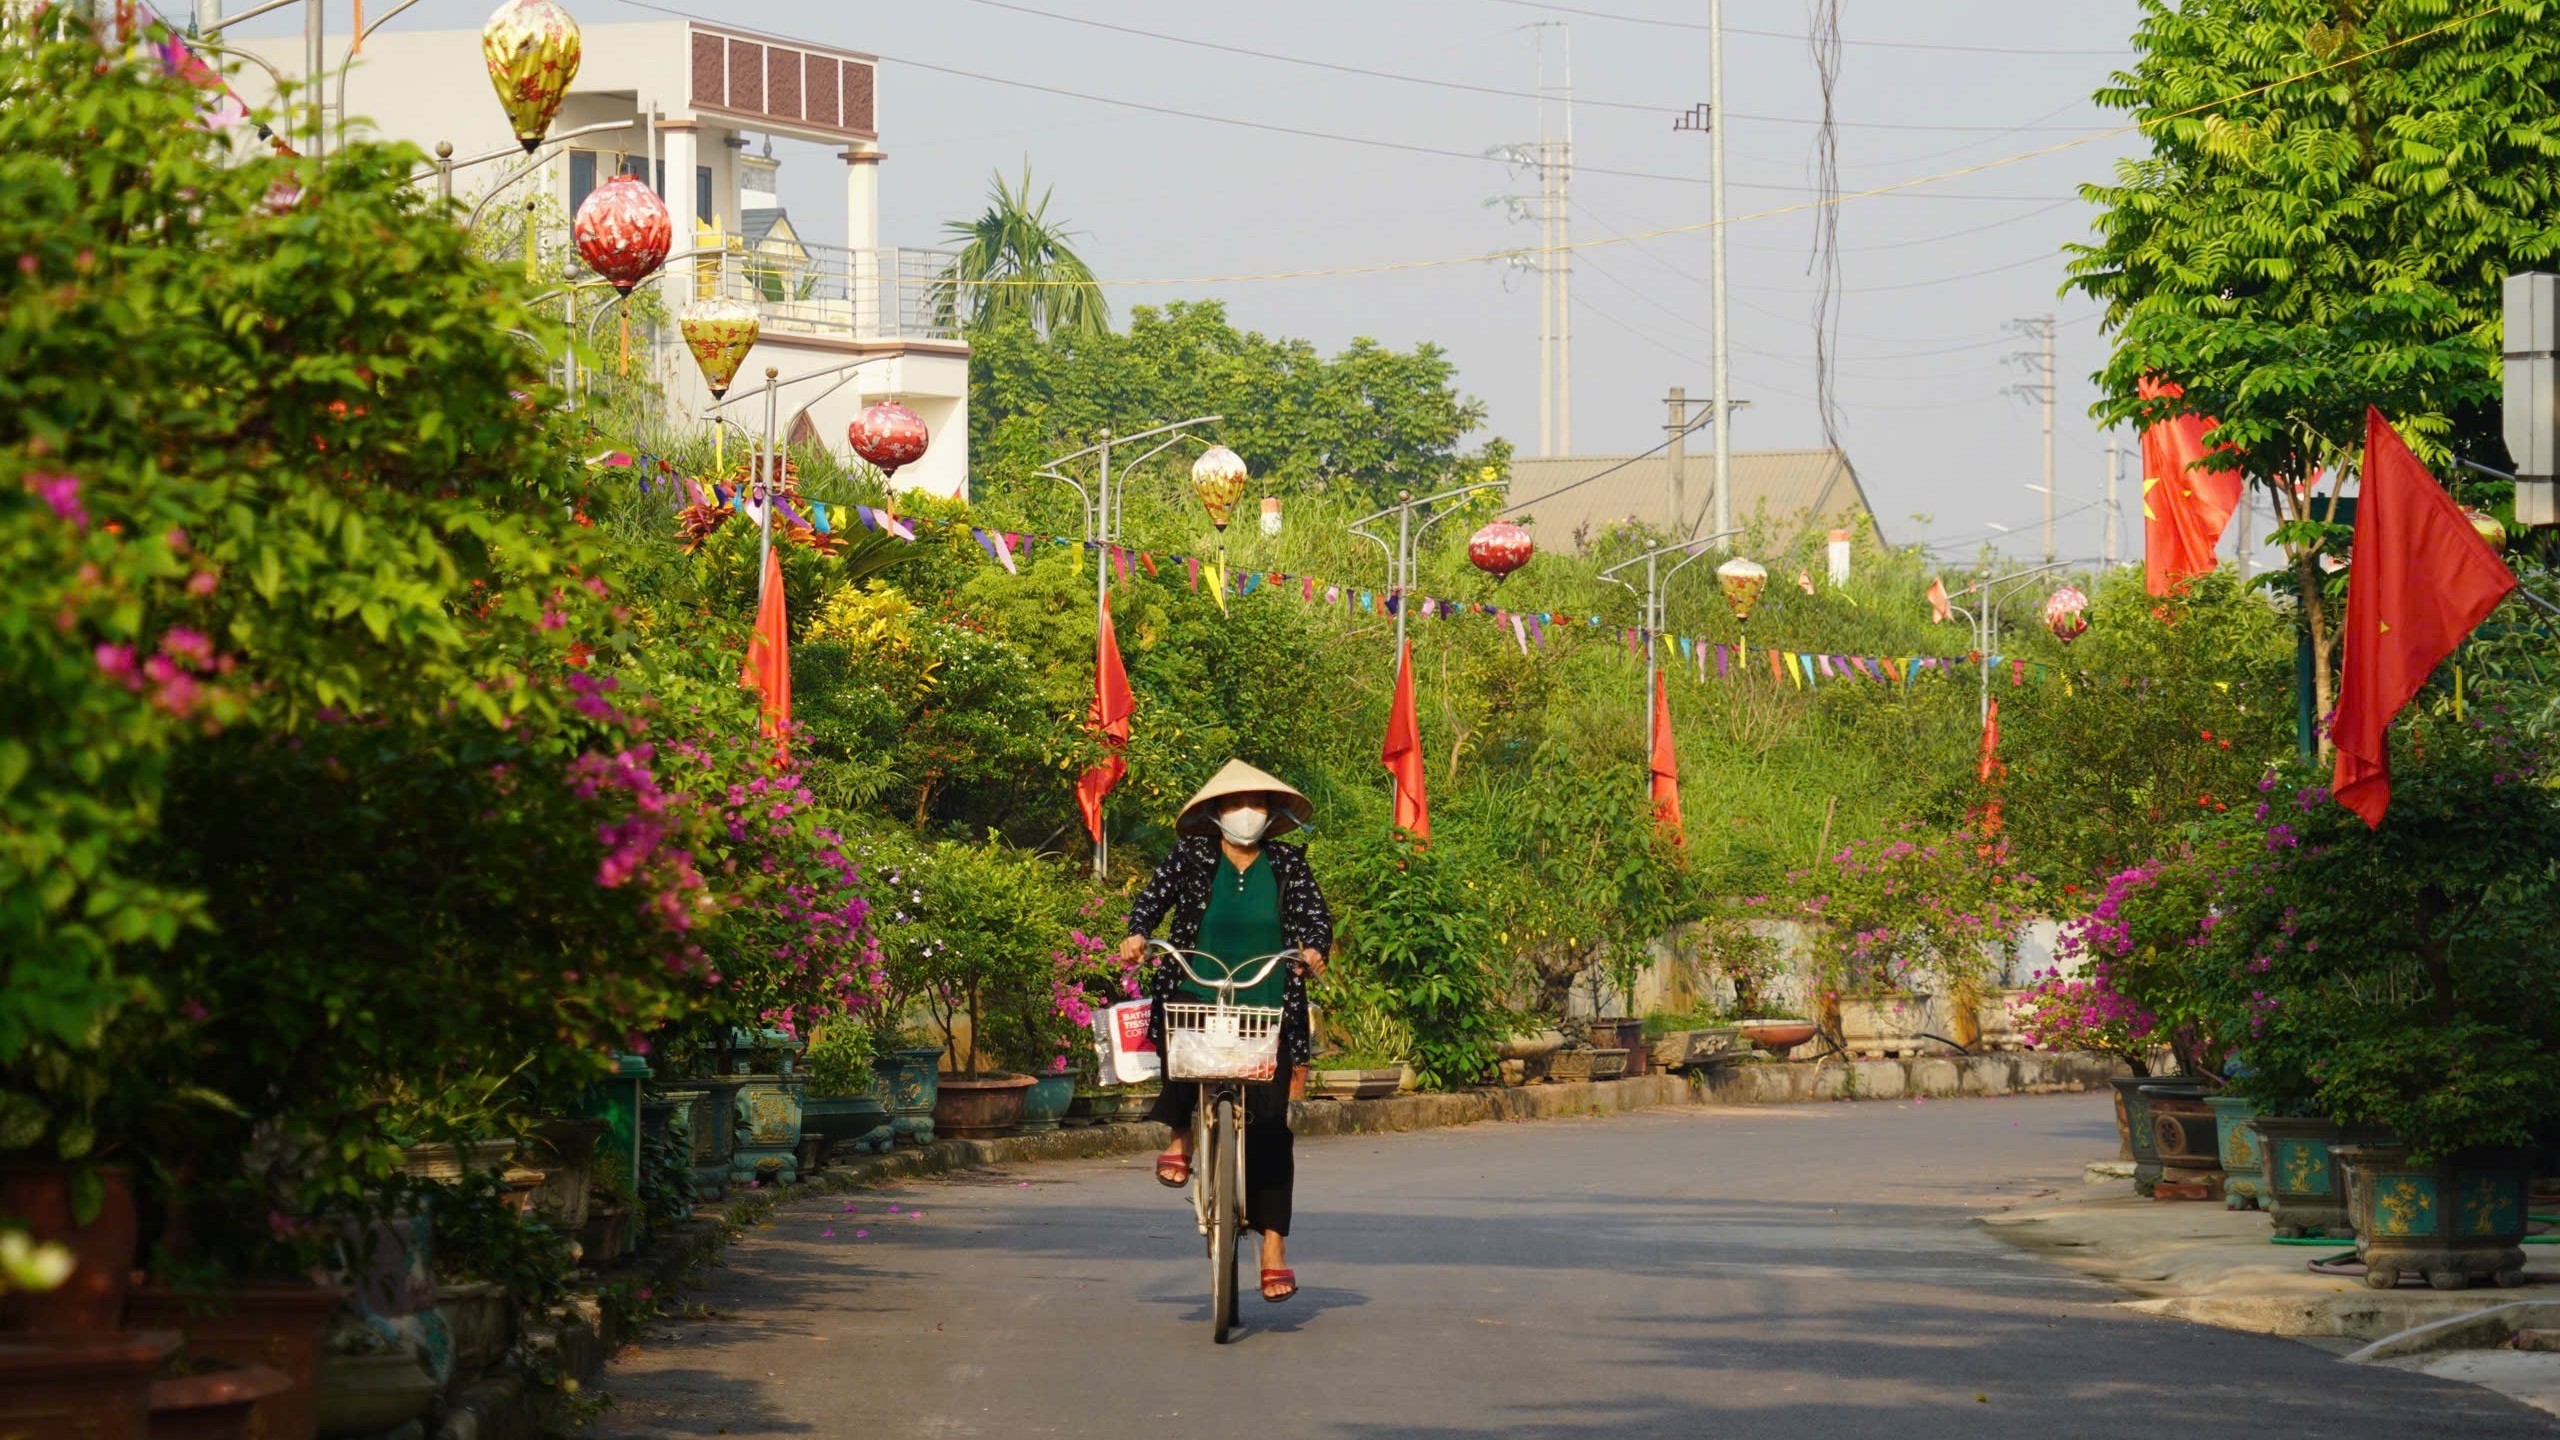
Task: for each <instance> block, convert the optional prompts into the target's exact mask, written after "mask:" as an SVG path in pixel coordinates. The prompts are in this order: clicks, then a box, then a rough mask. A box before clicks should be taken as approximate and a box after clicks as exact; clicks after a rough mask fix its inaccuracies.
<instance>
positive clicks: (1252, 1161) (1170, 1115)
mask: <svg viewBox="0 0 2560 1440" xmlns="http://www.w3.org/2000/svg"><path fill="white" fill-rule="evenodd" d="M1199 1108H1200V1087H1199V1086H1198V1085H1196V1084H1193V1083H1191V1082H1189V1081H1173V1082H1170V1083H1168V1084H1167V1085H1166V1086H1165V1087H1164V1093H1163V1094H1161V1095H1158V1096H1157V1097H1156V1103H1155V1108H1153V1109H1151V1110H1149V1111H1148V1112H1147V1118H1148V1119H1150V1120H1153V1121H1156V1122H1157V1123H1159V1124H1162V1125H1169V1126H1171V1127H1172V1128H1173V1133H1174V1134H1176V1135H1189V1134H1190V1133H1191V1116H1192V1114H1193V1112H1195V1111H1197V1110H1198V1109H1199ZM1244 1120H1245V1125H1244V1223H1245V1225H1246V1227H1247V1228H1248V1229H1253V1230H1261V1231H1266V1232H1268V1233H1270V1234H1273V1235H1286V1234H1288V1233H1289V1197H1290V1196H1291V1194H1292V1193H1293V1192H1295V1190H1296V1189H1297V1185H1298V1155H1297V1139H1298V1137H1297V1136H1296V1135H1294V1134H1292V1133H1291V1132H1290V1129H1289V1082H1288V1081H1287V1080H1286V1079H1280V1080H1273V1081H1270V1082H1267V1083H1265V1084H1259V1085H1247V1086H1245V1087H1244ZM1192 1163H1194V1164H1197V1163H1199V1157H1198V1156H1197V1155H1194V1156H1193V1157H1192Z"/></svg>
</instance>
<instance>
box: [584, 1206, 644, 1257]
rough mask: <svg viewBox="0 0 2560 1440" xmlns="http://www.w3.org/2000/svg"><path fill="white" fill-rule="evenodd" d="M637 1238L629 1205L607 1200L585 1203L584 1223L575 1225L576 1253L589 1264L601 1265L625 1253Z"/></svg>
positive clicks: (636, 1227)
mask: <svg viewBox="0 0 2560 1440" xmlns="http://www.w3.org/2000/svg"><path fill="white" fill-rule="evenodd" d="M638 1238H639V1227H638V1226H636V1225H634V1224H632V1223H631V1210H630V1207H628V1206H626V1205H624V1204H622V1203H621V1202H620V1201H607V1202H605V1203H604V1204H601V1205H590V1206H588V1207H587V1223H586V1224H584V1225H581V1226H579V1227H578V1255H579V1258H580V1259H581V1260H582V1261H583V1262H584V1263H586V1264H588V1265H604V1264H609V1263H611V1262H613V1261H615V1260H619V1259H621V1258H622V1257H623V1256H625V1255H628V1254H630V1253H631V1252H632V1250H633V1249H634V1248H635V1242H636V1241H637V1240H638Z"/></svg>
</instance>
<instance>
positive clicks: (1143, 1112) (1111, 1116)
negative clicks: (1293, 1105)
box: [1097, 1081, 1315, 1125]
mask: <svg viewBox="0 0 2560 1440" xmlns="http://www.w3.org/2000/svg"><path fill="white" fill-rule="evenodd" d="M1106 1093H1107V1094H1109V1095H1110V1096H1111V1108H1110V1109H1109V1110H1108V1111H1104V1112H1101V1114H1100V1115H1099V1117H1098V1120H1097V1123H1108V1124H1113V1125H1135V1124H1137V1123H1139V1122H1140V1121H1142V1120H1144V1119H1146V1118H1147V1113H1148V1112H1149V1111H1151V1110H1153V1109H1155V1108H1156V1100H1157V1098H1158V1097H1160V1096H1162V1095H1163V1094H1164V1083H1163V1082H1162V1081H1149V1082H1148V1083H1146V1084H1144V1085H1120V1086H1115V1087H1113V1088H1112V1089H1111V1090H1109V1091H1108V1092H1106ZM1307 1093H1308V1094H1310V1095H1312V1094H1314V1093H1315V1091H1314V1090H1313V1089H1312V1088H1310V1089H1309V1090H1308V1092H1307Z"/></svg>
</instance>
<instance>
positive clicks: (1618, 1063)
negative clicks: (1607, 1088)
mask: <svg viewBox="0 0 2560 1440" xmlns="http://www.w3.org/2000/svg"><path fill="white" fill-rule="evenodd" d="M1633 1053H1634V1052H1632V1051H1628V1050H1620V1049H1617V1048H1615V1047H1611V1048H1609V1049H1606V1050H1594V1051H1592V1052H1591V1078H1592V1079H1594V1080H1616V1079H1619V1078H1621V1077H1623V1076H1624V1075H1625V1074H1626V1073H1627V1057H1628V1056H1629V1055H1630V1054H1633Z"/></svg>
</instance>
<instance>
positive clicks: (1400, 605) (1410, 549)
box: [1351, 481, 1503, 656]
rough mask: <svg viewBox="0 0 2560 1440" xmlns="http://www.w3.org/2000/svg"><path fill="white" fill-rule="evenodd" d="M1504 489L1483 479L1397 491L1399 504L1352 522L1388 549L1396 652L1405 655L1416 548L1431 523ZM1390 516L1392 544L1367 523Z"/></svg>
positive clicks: (1355, 531)
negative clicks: (1418, 494) (1417, 515)
mask: <svg viewBox="0 0 2560 1440" xmlns="http://www.w3.org/2000/svg"><path fill="white" fill-rule="evenodd" d="M1501 488H1503V487H1502V484H1501V483H1500V482H1498V481H1484V482H1478V483H1477V484H1474V485H1460V486H1458V487H1456V488H1455V489H1450V490H1443V491H1441V492H1440V493H1439V494H1437V495H1425V496H1423V497H1422V498H1421V499H1419V500H1417V499H1415V498H1414V496H1413V492H1412V491H1410V490H1399V491H1397V492H1396V503H1394V504H1393V505H1390V506H1388V507H1387V508H1386V509H1384V510H1379V511H1376V512H1374V513H1371V514H1368V515H1363V516H1361V517H1360V518H1359V519H1357V520H1354V521H1352V522H1351V533H1352V534H1354V535H1357V536H1359V537H1360V538H1361V539H1363V540H1366V541H1368V542H1370V543H1371V544H1373V545H1376V546H1377V547H1378V548H1379V549H1380V550H1383V551H1385V552H1386V556H1387V596H1388V599H1389V601H1390V603H1392V604H1393V605H1394V606H1395V611H1396V654H1397V655H1399V656H1401V655H1403V654H1404V631H1405V625H1404V617H1405V611H1406V610H1407V609H1409V608H1410V605H1409V602H1410V601H1411V600H1412V598H1413V593H1412V592H1413V568H1414V551H1415V549H1416V548H1417V547H1418V546H1420V545H1421V543H1422V537H1423V536H1424V535H1426V534H1429V533H1430V531H1431V527H1432V526H1434V525H1437V524H1439V523H1440V522H1441V521H1443V520H1446V519H1448V518H1449V517H1450V516H1452V515H1455V514H1458V513H1459V512H1460V511H1461V510H1462V509H1464V508H1465V500H1464V497H1466V496H1469V495H1472V494H1474V493H1475V492H1476V491H1478V490H1499V489H1501ZM1435 505H1436V506H1439V508H1438V509H1437V510H1434V509H1432V508H1431V507H1433V506H1435ZM1417 510H1419V511H1423V512H1425V513H1424V515H1423V518H1422V521H1421V523H1420V524H1416V523H1415V522H1414V512H1415V511H1417ZM1390 515H1393V516H1394V517H1396V539H1395V544H1393V545H1392V546H1390V545H1389V544H1388V543H1387V539H1386V537H1385V536H1383V535H1373V534H1371V533H1370V532H1369V530H1368V529H1367V527H1368V526H1371V525H1374V524H1376V523H1377V522H1379V521H1381V520H1384V519H1386V518H1387V517H1388V516H1390Z"/></svg>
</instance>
